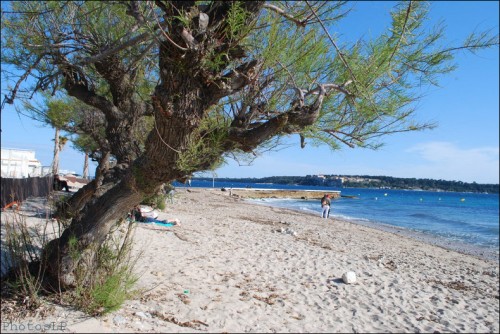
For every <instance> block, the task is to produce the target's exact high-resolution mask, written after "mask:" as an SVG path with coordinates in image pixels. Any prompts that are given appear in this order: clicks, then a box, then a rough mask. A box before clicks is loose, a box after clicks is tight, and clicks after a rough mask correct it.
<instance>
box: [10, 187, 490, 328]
mask: <svg viewBox="0 0 500 334" xmlns="http://www.w3.org/2000/svg"><path fill="white" fill-rule="evenodd" d="M165 211H166V212H162V213H160V216H159V219H165V218H166V217H170V218H172V217H174V218H178V219H180V220H181V225H180V226H175V227H159V226H158V227H156V226H147V225H146V224H140V225H137V228H136V230H135V238H134V247H133V252H134V253H135V254H140V252H142V254H141V256H140V258H139V261H138V262H137V266H136V268H135V271H136V273H137V274H138V275H139V276H140V278H139V281H138V288H140V289H142V290H141V291H142V293H141V295H140V296H137V297H136V298H135V299H133V300H129V301H127V302H125V304H124V305H123V307H122V308H121V309H120V310H117V311H115V312H113V313H111V314H108V315H105V316H102V317H98V318H95V317H83V316H82V314H81V313H79V312H77V311H74V310H72V309H70V308H62V307H59V306H57V307H54V310H53V312H52V313H51V314H49V315H47V316H45V317H44V318H41V317H40V316H39V317H33V318H32V317H30V318H25V319H18V320H16V321H17V322H18V323H19V322H25V323H27V322H30V323H32V324H33V323H37V322H38V323H50V322H51V321H52V322H56V323H61V322H64V323H65V324H66V327H65V330H66V332H67V331H69V332H113V333H118V332H176V333H181V332H186V333H188V332H189V333H202V332H229V333H231V332H266V333H271V332H289V333H299V332H317V333H319V332H323V333H324V332H335V333H352V332H378V333H380V332H416V333H418V332H430V333H433V332H440V333H444V332H476V333H477V332H493V333H495V332H499V305H498V302H499V285H498V279H499V266H498V262H495V261H490V260H485V259H481V258H478V257H476V256H471V255H467V254H462V253H459V252H455V251H452V250H448V249H444V248H442V247H438V246H435V245H432V244H429V243H425V242H422V241H419V240H415V239H413V238H409V237H407V236H405V235H401V233H399V232H396V233H387V232H385V231H381V230H378V229H374V228H370V227H367V226H363V225H358V224H354V223H352V222H350V221H348V220H343V219H340V218H338V217H333V219H322V218H321V217H319V215H316V216H315V215H313V214H308V213H305V212H303V211H297V210H290V209H284V208H279V207H271V206H267V205H257V204H254V203H251V202H250V201H248V200H244V199H240V198H236V197H235V196H229V194H228V192H221V191H220V189H205V188H190V189H179V188H178V190H177V192H176V194H175V200H174V204H170V203H168V204H167V209H166V210H165ZM4 216H5V215H2V221H3V220H4ZM28 219H29V220H30V222H33V223H43V222H44V220H43V219H40V218H35V217H29V218H28ZM348 271H352V272H354V273H355V274H356V282H354V283H352V284H345V283H344V282H343V281H342V276H343V274H344V273H346V272H348ZM4 321H6V320H5V319H2V322H4ZM2 332H15V331H13V330H9V328H6V329H5V330H2ZM17 332H19V331H17ZM53 332H58V331H57V330H54V331H53ZM59 332H61V331H59Z"/></svg>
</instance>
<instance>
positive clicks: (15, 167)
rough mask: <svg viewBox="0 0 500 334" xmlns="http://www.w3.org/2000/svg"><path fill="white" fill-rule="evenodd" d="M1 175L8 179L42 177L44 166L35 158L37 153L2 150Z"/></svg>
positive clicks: (10, 149) (9, 149) (20, 150)
mask: <svg viewBox="0 0 500 334" xmlns="http://www.w3.org/2000/svg"><path fill="white" fill-rule="evenodd" d="M1 158H2V164H1V174H2V177H6V178H25V177H29V176H42V164H41V163H40V161H38V160H37V159H36V158H35V151H32V150H22V149H12V148H2V156H1Z"/></svg>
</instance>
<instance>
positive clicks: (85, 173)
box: [82, 152, 89, 179]
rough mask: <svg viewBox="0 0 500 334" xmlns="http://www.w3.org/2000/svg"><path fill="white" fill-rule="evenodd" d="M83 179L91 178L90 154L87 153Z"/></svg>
mask: <svg viewBox="0 0 500 334" xmlns="http://www.w3.org/2000/svg"><path fill="white" fill-rule="evenodd" d="M82 176H83V178H84V179H88V178H89V153H88V152H85V159H84V160H83V175H82Z"/></svg>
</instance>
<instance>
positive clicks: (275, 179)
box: [194, 175, 500, 194]
mask: <svg viewBox="0 0 500 334" xmlns="http://www.w3.org/2000/svg"><path fill="white" fill-rule="evenodd" d="M194 179H197V180H210V181H212V178H194ZM216 180H217V181H223V182H240V183H274V184H286V185H294V184H297V185H304V186H328V187H338V188H383V189H410V190H430V191H454V192H474V193H489V194H498V193H499V189H500V186H499V185H498V184H478V183H475V182H473V183H466V182H462V181H445V180H433V179H416V178H397V177H391V176H369V175H306V176H270V177H263V178H216Z"/></svg>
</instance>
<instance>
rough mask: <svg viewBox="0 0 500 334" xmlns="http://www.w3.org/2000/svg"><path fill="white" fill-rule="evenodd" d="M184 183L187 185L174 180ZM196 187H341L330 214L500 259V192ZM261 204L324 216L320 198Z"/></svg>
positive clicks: (211, 184)
mask: <svg viewBox="0 0 500 334" xmlns="http://www.w3.org/2000/svg"><path fill="white" fill-rule="evenodd" d="M174 185H175V186H177V187H179V188H183V187H187V185H184V184H174ZM191 187H201V188H220V189H222V188H225V189H229V188H233V189H236V188H253V189H288V190H293V189H295V190H320V191H325V192H331V191H340V193H341V195H342V196H345V197H341V198H339V199H335V200H333V201H332V209H331V212H330V217H331V219H335V218H341V219H343V220H348V221H351V222H353V223H356V224H360V225H365V226H370V227H374V228H378V229H382V230H387V231H389V232H395V233H403V234H404V235H407V236H410V237H413V238H417V239H423V240H424V241H427V242H430V243H433V244H436V245H438V246H442V247H444V248H449V249H454V250H458V251H462V252H465V253H469V254H474V255H478V256H481V257H485V258H489V259H496V260H498V255H499V216H500V214H499V195H498V194H483V193H462V192H444V191H416V190H395V189H366V188H334V187H315V186H300V185H280V184H272V183H265V184H264V183H237V182H221V181H217V180H212V181H202V180H192V182H191ZM249 201H252V202H254V203H257V204H262V205H268V206H273V207H280V208H288V209H292V210H299V211H303V212H307V213H310V214H316V215H318V216H321V206H320V203H319V200H297V199H285V198H281V199H270V198H267V199H258V200H249Z"/></svg>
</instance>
